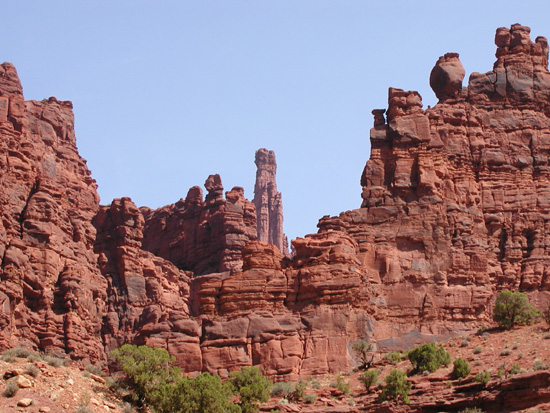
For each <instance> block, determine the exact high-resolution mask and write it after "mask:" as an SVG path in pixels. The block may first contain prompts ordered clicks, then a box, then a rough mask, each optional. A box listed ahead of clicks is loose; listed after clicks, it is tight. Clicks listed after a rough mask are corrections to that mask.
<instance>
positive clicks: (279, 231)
mask: <svg viewBox="0 0 550 413" xmlns="http://www.w3.org/2000/svg"><path fill="white" fill-rule="evenodd" d="M254 163H255V164H256V167H257V170H256V183H255V184H254V199H253V200H252V202H253V203H254V205H255V206H256V219H257V231H258V241H262V242H268V243H270V244H273V245H275V246H276V247H277V248H279V250H280V251H281V252H282V253H283V254H285V255H287V254H288V240H287V238H286V236H285V234H284V232H283V197H282V195H281V193H280V192H277V180H276V178H275V174H276V172H277V162H276V161H275V152H273V151H268V150H267V149H263V148H262V149H258V150H257V151H256V159H255V160H254Z"/></svg>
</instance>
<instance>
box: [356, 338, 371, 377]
mask: <svg viewBox="0 0 550 413" xmlns="http://www.w3.org/2000/svg"><path fill="white" fill-rule="evenodd" d="M351 348H352V350H353V351H355V353H356V354H357V356H358V357H359V360H360V361H361V365H360V366H359V368H360V369H361V370H368V369H369V368H370V366H371V365H372V362H373V360H374V353H372V350H373V346H372V343H367V342H366V341H364V340H361V341H358V342H357V343H355V344H353V345H352V346H351Z"/></svg>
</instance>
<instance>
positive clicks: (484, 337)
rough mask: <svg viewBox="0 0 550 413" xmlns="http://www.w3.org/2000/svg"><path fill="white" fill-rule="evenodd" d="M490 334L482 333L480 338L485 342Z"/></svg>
mask: <svg viewBox="0 0 550 413" xmlns="http://www.w3.org/2000/svg"><path fill="white" fill-rule="evenodd" d="M489 336H490V334H489V332H488V331H486V332H484V333H483V334H482V335H481V337H482V338H483V339H484V340H487V339H488V338H489Z"/></svg>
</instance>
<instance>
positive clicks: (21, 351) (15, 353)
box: [2, 347, 36, 359]
mask: <svg viewBox="0 0 550 413" xmlns="http://www.w3.org/2000/svg"><path fill="white" fill-rule="evenodd" d="M33 353H34V354H36V352H35V351H32V350H29V349H27V348H23V347H18V348H10V349H9V350H6V351H4V352H3V353H2V357H4V356H7V357H17V358H23V359H24V358H27V357H29V356H30V355H31V354H33Z"/></svg>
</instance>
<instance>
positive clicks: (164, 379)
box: [111, 344, 181, 406]
mask: <svg viewBox="0 0 550 413" xmlns="http://www.w3.org/2000/svg"><path fill="white" fill-rule="evenodd" d="M111 356H113V357H114V358H115V360H116V362H117V363H118V365H119V366H120V367H121V369H122V371H124V373H126V377H127V381H128V384H129V385H130V386H131V387H132V388H133V389H134V392H135V394H134V401H135V402H136V404H137V405H138V406H142V405H144V404H147V403H149V402H150V401H151V400H154V399H157V398H158V397H160V395H159V389H160V388H162V387H163V385H164V384H165V383H170V382H173V381H174V380H175V379H176V378H177V377H179V376H180V373H181V371H180V369H179V368H177V367H170V363H172V362H173V361H174V357H172V356H170V354H168V352H167V351H166V350H163V349H160V348H153V347H148V346H134V345H131V344H124V345H123V346H122V347H120V348H118V349H116V350H113V351H112V352H111Z"/></svg>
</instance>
